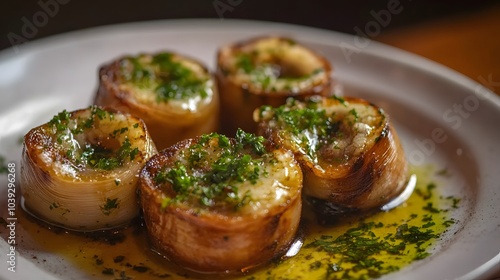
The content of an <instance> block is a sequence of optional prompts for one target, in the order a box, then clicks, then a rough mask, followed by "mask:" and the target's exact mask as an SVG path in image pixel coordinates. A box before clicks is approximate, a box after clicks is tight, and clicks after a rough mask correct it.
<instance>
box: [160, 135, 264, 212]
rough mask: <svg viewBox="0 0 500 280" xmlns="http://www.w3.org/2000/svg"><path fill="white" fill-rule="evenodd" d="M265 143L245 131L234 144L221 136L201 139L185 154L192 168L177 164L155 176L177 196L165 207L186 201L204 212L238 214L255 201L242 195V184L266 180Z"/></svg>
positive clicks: (166, 201) (167, 200) (247, 195)
mask: <svg viewBox="0 0 500 280" xmlns="http://www.w3.org/2000/svg"><path fill="white" fill-rule="evenodd" d="M264 141H265V140H264V138H262V137H257V136H255V135H253V134H250V133H246V132H244V131H242V130H238V131H237V133H236V138H235V139H234V140H230V139H229V138H227V137H226V136H224V135H221V134H218V133H211V134H206V135H203V136H201V137H200V138H199V141H198V142H197V143H194V144H192V145H191V146H190V147H189V148H188V149H187V150H186V151H185V152H184V157H185V158H186V160H187V162H188V163H189V164H184V163H182V162H181V161H177V162H176V163H175V164H174V166H172V167H169V168H166V169H164V170H161V171H160V172H158V173H157V174H156V175H155V177H154V180H155V182H156V183H157V184H164V183H168V184H170V185H171V186H172V189H173V191H174V192H175V196H174V197H169V198H167V199H165V200H164V201H163V203H162V207H167V206H168V205H170V204H172V203H180V202H185V201H190V202H191V203H195V204H197V205H199V206H200V207H202V208H203V207H220V208H225V209H233V210H237V209H239V208H240V207H242V206H244V205H245V204H246V203H248V201H250V200H251V197H250V193H243V194H241V193H240V190H239V189H238V184H240V183H242V182H250V183H251V184H256V183H257V180H258V179H259V177H260V176H265V174H266V173H265V171H264V168H263V164H264V161H265V160H266V158H265V157H263V156H264V154H265V153H266V149H265V146H264ZM207 150H210V151H211V152H210V156H208V152H207ZM199 163H202V164H199Z"/></svg>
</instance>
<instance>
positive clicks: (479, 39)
mask: <svg viewBox="0 0 500 280" xmlns="http://www.w3.org/2000/svg"><path fill="white" fill-rule="evenodd" d="M374 39H375V40H377V41H379V42H382V43H385V44H388V45H391V46H394V47H398V48H400V49H403V50H407V51H409V52H412V53H415V54H418V55H421V56H423V57H426V58H428V59H431V60H433V61H436V62H438V63H440V64H443V65H445V66H448V67H449V68H451V69H453V70H455V71H457V72H460V73H462V74H464V75H465V76H468V77H469V78H471V79H473V80H475V81H477V82H479V83H481V84H483V85H484V86H486V87H488V88H489V89H490V90H492V91H494V92H495V93H496V94H498V95H500V4H497V5H494V6H491V7H489V8H488V9H484V10H481V11H478V12H473V13H469V14H467V15H462V16H454V17H449V18H444V19H440V20H435V21H430V22H425V23H424V24H419V25H414V26H411V27H405V28H401V29H396V30H392V31H388V32H386V33H382V34H381V35H380V36H378V37H377V38H374Z"/></svg>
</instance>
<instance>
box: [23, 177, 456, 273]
mask: <svg viewBox="0 0 500 280" xmlns="http://www.w3.org/2000/svg"><path fill="white" fill-rule="evenodd" d="M413 173H415V174H417V176H418V180H417V181H418V183H417V187H416V191H415V192H414V194H413V195H412V196H411V197H410V199H409V200H408V201H407V202H406V203H404V204H402V205H401V206H399V207H397V208H395V209H393V210H390V211H388V212H378V213H375V214H372V215H367V216H365V217H362V216H353V217H343V218H339V219H337V220H336V221H335V222H332V221H330V222H331V225H327V226H325V225H320V224H319V223H318V220H317V219H316V217H315V216H314V215H313V214H312V213H310V212H309V210H308V209H307V208H306V209H305V210H304V213H303V219H302V220H303V234H304V236H305V237H304V239H303V243H304V246H303V247H302V248H301V249H300V251H299V252H298V254H296V255H295V256H293V257H289V258H286V257H283V258H282V259H278V260H275V261H274V262H273V263H271V264H268V265H267V266H265V267H262V268H257V269H254V271H250V272H246V273H244V274H240V275H224V277H227V278H237V279H290V278H293V279H370V278H376V277H379V276H381V275H384V274H387V273H390V272H392V271H397V270H401V269H403V268H404V267H406V266H408V265H409V264H411V263H412V262H414V261H415V259H416V258H417V259H418V258H425V257H426V256H428V255H430V254H431V253H432V248H433V247H434V245H436V243H437V241H438V240H439V238H438V237H433V238H430V239H429V240H428V241H422V242H421V244H420V242H419V244H418V246H417V245H416V244H410V243H408V242H407V244H406V246H405V247H404V249H403V250H401V253H400V254H395V255H394V254H389V253H387V252H385V251H382V252H376V253H375V254H374V255H372V256H369V257H368V258H373V259H375V260H376V264H374V265H370V264H366V263H364V264H363V265H365V266H367V267H369V269H359V267H360V263H355V262H349V261H346V259H347V258H346V256H345V255H343V254H339V253H333V254H332V253H328V252H326V251H324V250H320V249H319V248H321V246H317V245H314V246H312V245H310V244H311V243H313V242H314V241H315V240H322V241H324V242H323V243H324V244H330V245H332V246H333V245H335V244H337V243H335V242H334V241H333V240H335V239H336V238H337V237H338V236H341V235H344V236H345V233H346V232H348V231H349V229H352V228H357V227H359V225H360V224H364V225H367V224H371V225H372V226H371V228H370V230H369V231H371V232H372V233H371V235H369V234H368V235H367V236H371V237H370V238H372V239H376V240H377V242H379V241H380V242H383V241H387V242H389V243H394V244H398V243H400V242H401V240H400V239H396V240H395V241H394V242H392V241H391V237H392V238H394V236H395V235H396V234H397V231H398V228H399V229H400V230H401V227H400V226H401V225H402V224H407V226H408V228H411V227H413V226H414V227H417V228H418V229H420V231H422V232H424V231H432V233H433V234H436V235H440V234H442V233H444V232H445V231H446V230H447V229H448V228H449V227H450V226H451V225H453V224H455V223H456V221H455V220H454V219H452V218H450V217H451V216H452V214H453V210H454V209H457V207H458V206H460V203H459V199H457V198H455V197H443V196H441V195H440V194H439V185H437V187H435V186H436V185H435V184H434V183H433V181H432V180H433V176H431V175H434V173H435V172H434V170H432V169H429V168H427V169H424V168H421V169H415V170H413ZM21 212H22V211H19V217H18V219H19V223H21V224H22V225H23V228H24V229H25V230H26V232H27V234H28V235H29V237H30V238H31V239H33V242H35V243H36V244H37V245H39V246H40V248H43V250H44V251H47V252H51V253H53V254H55V255H58V256H61V257H62V258H63V259H65V260H66V261H67V262H69V263H71V264H72V265H73V266H74V267H75V269H76V268H77V269H79V270H81V271H82V273H84V275H88V278H93V279H187V278H190V279H193V278H195V279H197V278H209V279H220V278H222V276H221V275H206V274H205V275H202V274H197V273H195V272H192V271H187V270H184V269H182V268H180V267H176V266H175V265H174V264H172V263H171V262H169V261H167V260H165V259H163V258H161V257H160V256H158V255H157V254H156V253H155V252H153V251H151V250H150V247H149V244H148V241H147V236H146V234H145V232H146V231H145V229H144V228H143V227H142V226H141V224H140V222H137V223H135V224H134V225H132V226H130V227H129V228H127V229H124V230H121V231H115V232H107V233H97V234H74V233H67V232H64V231H63V230H51V229H48V228H47V226H42V225H40V224H39V223H38V222H37V221H35V219H34V218H32V217H30V216H29V215H28V214H26V213H25V212H22V213H21ZM21 214H22V215H21ZM372 222H373V223H372ZM357 232H359V231H357ZM367 232H368V231H367ZM406 233H408V231H406ZM353 235H355V234H354V233H353ZM388 235H389V237H387V236H388ZM325 236H329V237H325ZM377 237H378V239H377ZM386 237H387V238H386ZM316 243H317V242H316ZM20 251H21V252H20V253H21V254H22V253H23V252H22V249H20ZM349 251H355V250H349ZM348 254H349V253H348ZM33 258H36V256H33ZM366 258H367V257H366V256H365V257H364V259H366ZM38 263H39V265H40V266H42V267H43V265H44V261H40V260H39V261H38ZM355 266H357V268H355ZM127 277H130V278H127Z"/></svg>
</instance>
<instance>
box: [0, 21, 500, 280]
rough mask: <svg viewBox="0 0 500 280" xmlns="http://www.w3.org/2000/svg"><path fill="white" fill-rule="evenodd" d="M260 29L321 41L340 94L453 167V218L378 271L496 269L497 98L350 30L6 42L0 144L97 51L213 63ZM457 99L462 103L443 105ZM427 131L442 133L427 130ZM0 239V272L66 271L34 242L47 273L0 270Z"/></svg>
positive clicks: (49, 106)
mask: <svg viewBox="0 0 500 280" xmlns="http://www.w3.org/2000/svg"><path fill="white" fill-rule="evenodd" d="M264 34H279V35H285V36H291V37H293V38H296V39H298V40H299V41H302V42H306V43H307V44H309V45H310V46H311V47H312V48H314V49H316V50H318V51H320V52H322V53H323V54H324V55H325V56H326V57H327V58H328V59H330V60H331V61H332V62H333V64H334V67H335V72H334V75H335V79H336V80H337V81H338V82H339V84H341V85H342V86H343V88H344V92H345V94H347V95H355V96H361V97H363V98H366V99H368V100H370V101H372V102H374V103H376V104H378V105H379V106H381V107H383V108H384V109H385V110H386V111H387V112H388V113H389V114H390V115H391V117H392V120H393V122H395V124H396V128H397V130H398V131H399V133H400V135H401V138H402V141H403V145H404V148H405V149H406V152H407V155H408V157H409V159H410V162H411V163H413V164H416V165H418V164H429V163H431V164H434V165H436V166H440V167H446V168H447V169H448V170H449V171H450V173H451V174H452V176H451V178H449V179H448V180H447V181H446V184H444V185H443V186H442V188H443V190H442V191H443V192H444V193H451V194H457V195H459V196H461V197H462V198H463V200H464V202H463V204H462V208H461V211H459V212H458V213H457V214H456V215H457V217H456V218H457V219H458V220H459V221H460V222H459V225H458V226H457V227H456V228H455V229H454V230H453V232H451V233H449V234H448V236H447V237H446V238H443V240H442V241H441V244H439V246H438V247H437V248H436V249H435V252H434V253H433V255H432V256H431V257H429V258H427V259H425V260H423V261H420V262H417V263H416V264H414V265H412V266H410V267H409V268H406V269H403V270H402V271H400V272H396V273H393V274H390V275H388V276H386V278H387V279H456V278H458V279H484V278H487V277H491V276H492V275H495V271H498V270H499V269H500V265H499V263H500V254H499V252H500V188H499V187H500V186H499V185H500V172H499V170H498V164H499V163H500V145H499V144H500V142H499V140H500V125H499V124H498V123H499V121H500V99H499V98H498V97H497V96H495V95H494V94H493V93H491V92H489V91H488V90H487V89H486V88H484V87H482V86H481V85H479V84H477V83H475V82H473V81H471V80H470V79H468V78H465V77H464V76H462V75H460V74H457V73H455V72H453V71H451V70H449V69H447V68H445V67H443V66H440V65H438V64H436V63H433V62H431V61H428V60H425V59H423V58H421V57H418V56H415V55H412V54H409V53H406V52H403V51H401V50H397V49H394V48H391V47H388V46H384V45H381V44H378V43H375V42H370V43H368V44H363V45H362V46H361V45H360V44H359V43H360V42H359V41H356V40H357V39H356V38H355V37H352V36H349V35H344V34H339V33H334V32H329V31H323V30H317V29H312V28H306V27H300V26H293V25H285V24H276V23H263V22H252V21H233V20H223V21H220V20H175V21H156V22H146V23H139V24H136V23H134V24H125V25H117V26H109V27H103V28H96V29H89V30H84V31H79V32H74V33H68V34H63V35H59V36H55V37H52V38H48V39H44V40H39V41H35V42H32V43H29V44H25V45H22V46H20V47H19V51H18V52H17V53H15V52H14V51H13V49H7V50H5V51H3V52H2V53H0V96H1V101H0V155H4V156H5V157H6V158H7V160H8V161H9V162H11V161H13V162H16V163H19V158H20V154H21V147H20V144H19V138H20V137H21V136H22V135H23V134H24V133H26V132H27V131H28V130H29V129H30V128H31V127H33V126H36V125H39V124H42V123H44V122H47V121H48V120H50V118H51V117H52V116H53V115H54V114H56V113H57V112H59V111H61V110H63V109H68V110H73V109H77V108H82V107H85V106H87V105H88V104H90V101H91V99H92V96H93V94H94V92H95V90H96V86H97V69H98V67H99V65H101V64H102V63H104V62H107V61H110V60H112V59H114V58H116V57H118V56H121V55H124V54H135V53H138V52H154V51H159V50H165V49H167V50H172V51H177V52H181V53H184V54H188V55H191V56H193V57H195V58H198V59H200V60H201V61H203V62H205V63H206V64H207V65H208V66H209V67H211V68H212V69H214V65H215V52H216V50H217V48H218V47H219V46H220V45H222V44H225V43H229V42H233V41H236V40H240V39H245V38H248V37H251V36H256V35H264ZM356 46H359V47H356ZM360 47H361V48H360ZM458 106H462V112H458V111H454V110H458V109H457V108H458ZM436 131H438V132H439V131H440V132H441V134H442V135H441V137H444V136H443V135H445V136H446V141H444V142H442V143H438V142H441V141H439V139H441V138H439V137H438V138H439V139H438V138H434V139H433V133H437V132H436ZM443 133H444V134H443ZM17 169H18V170H17V172H19V165H17ZM0 182H2V183H1V186H2V188H1V189H0V195H1V201H2V203H1V204H0V205H1V207H2V209H0V213H1V217H4V218H6V217H7V213H6V212H7V207H6V205H7V204H6V203H5V202H6V200H5V199H6V197H7V194H6V188H5V187H4V186H6V185H7V184H6V182H7V177H6V176H5V175H1V176H0ZM18 196H19V194H18ZM18 198H19V197H18ZM18 211H19V210H18ZM18 226H22V225H18ZM0 230H2V231H3V230H5V229H4V228H1V229H0ZM17 241H18V242H23V240H17ZM0 251H1V252H2V253H1V256H0V263H1V264H2V265H1V266H0V277H2V278H7V279H34V278H33V277H35V275H36V279H59V278H64V279H67V277H69V276H70V275H71V266H70V265H69V264H67V263H65V262H64V261H60V262H59V260H58V256H54V255H51V254H50V252H39V254H42V255H43V257H44V258H46V259H48V263H51V262H50V261H51V260H52V261H53V262H52V263H57V264H58V265H59V267H58V268H57V270H58V271H60V272H59V273H58V274H52V273H49V270H48V269H46V268H45V267H44V266H42V265H40V264H37V263H36V262H34V261H33V260H32V256H30V255H21V256H19V255H18V256H17V272H16V273H12V272H9V271H8V270H7V265H6V261H7V252H8V246H7V243H6V242H5V240H3V239H2V240H0ZM52 271H53V269H52ZM63 275H64V276H63Z"/></svg>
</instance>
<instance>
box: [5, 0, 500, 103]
mask: <svg viewBox="0 0 500 280" xmlns="http://www.w3.org/2000/svg"><path fill="white" fill-rule="evenodd" d="M391 7H392V8H394V7H399V8H400V9H404V12H400V13H397V14H393V15H392V18H391V19H390V21H389V24H387V25H386V26H384V27H383V28H381V30H380V32H379V33H377V36H376V37H372V39H374V40H377V41H381V42H383V43H386V44H390V45H393V46H395V47H399V48H402V49H405V50H407V51H410V52H414V53H416V54H419V55H422V56H424V57H427V58H430V59H432V60H435V61H437V62H439V63H442V64H444V65H446V66H449V67H450V68H452V69H455V70H456V71H459V72H461V73H463V74H465V75H467V76H469V77H471V78H472V79H475V80H476V81H478V82H481V83H482V84H485V82H484V80H487V82H486V83H489V86H488V85H487V86H488V87H490V89H492V90H493V91H496V92H497V93H500V54H499V52H500V1H493V0H478V1H450V0H448V1H434V0H373V1H361V0H353V1H347V0H344V1H333V0H311V1H286V0H276V1H261V0H183V1H181V0H177V1H174V0H143V1H131V0H122V1H110V0H102V1H98V0H29V1H28V0H0V50H6V49H8V48H10V47H11V46H13V45H16V44H20V43H23V42H29V41H32V40H36V39H39V38H43V37H47V36H50V35H53V34H58V33H63V32H69V31H74V30H79V29H83V28H89V27H95V26H101V25H109V24H115V23H124V22H134V21H146V20H158V19H179V18H215V19H217V18H224V19H233V18H234V19H253V20H264V21H273V22H284V23H292V24H300V25H306V26H311V27H319V28H323V29H329V30H335V31H340V32H344V33H349V34H355V33H356V32H355V29H356V27H361V28H363V27H365V26H366V24H367V23H368V22H370V21H373V20H374V17H375V16H374V14H376V13H378V12H380V11H381V10H388V9H390V8H391ZM30 25H31V26H30ZM488 77H490V78H488ZM488 79H489V82H488ZM497 81H498V82H497Z"/></svg>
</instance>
